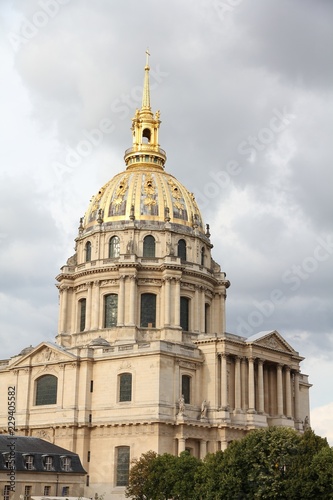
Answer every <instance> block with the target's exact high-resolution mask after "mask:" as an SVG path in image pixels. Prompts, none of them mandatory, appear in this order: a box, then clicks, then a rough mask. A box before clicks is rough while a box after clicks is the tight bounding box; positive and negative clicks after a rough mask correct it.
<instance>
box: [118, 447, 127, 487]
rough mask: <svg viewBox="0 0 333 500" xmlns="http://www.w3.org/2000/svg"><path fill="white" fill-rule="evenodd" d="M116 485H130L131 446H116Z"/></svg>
mask: <svg viewBox="0 0 333 500" xmlns="http://www.w3.org/2000/svg"><path fill="white" fill-rule="evenodd" d="M116 464H117V469H116V486H128V479H129V467H130V447H129V446H119V447H118V448H116Z"/></svg>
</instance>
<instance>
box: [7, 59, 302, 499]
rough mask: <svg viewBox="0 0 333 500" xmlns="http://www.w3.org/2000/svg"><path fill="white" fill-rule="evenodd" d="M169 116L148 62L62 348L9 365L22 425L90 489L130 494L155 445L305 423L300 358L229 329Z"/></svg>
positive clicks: (223, 438) (88, 235) (94, 209)
mask: <svg viewBox="0 0 333 500" xmlns="http://www.w3.org/2000/svg"><path fill="white" fill-rule="evenodd" d="M159 116H160V115H159V112H157V113H155V114H153V113H152V112H151V108H150V101H149V65H148V62H147V65H146V67H145V84H144V94H143V102H142V107H141V110H138V111H137V112H136V115H135V117H134V118H133V126H132V131H133V146H132V147H131V148H130V149H129V150H127V151H126V153H125V164H126V170H125V171H124V172H122V173H121V174H118V175H117V176H115V177H114V178H113V179H111V181H109V182H108V183H107V184H106V185H105V186H104V187H103V188H101V190H100V191H99V192H98V193H97V195H96V196H95V197H94V198H93V199H92V201H91V203H90V206H89V208H88V211H87V213H86V215H85V217H84V218H82V219H81V220H80V226H79V232H78V236H77V238H76V252H75V255H73V256H72V257H70V258H69V259H68V261H67V263H66V265H65V266H63V267H62V269H61V273H60V274H59V276H58V277H57V280H58V283H59V285H58V288H59V293H60V308H59V309H60V310H59V329H58V335H57V338H56V343H55V344H51V343H47V342H43V343H42V344H40V345H38V346H36V347H35V348H30V349H27V350H24V352H22V353H20V354H19V355H17V356H14V357H13V358H11V359H10V360H5V361H2V362H0V380H1V386H2V387H7V386H13V387H15V388H16V395H17V396H16V428H17V431H16V432H17V433H19V434H21V435H27V436H39V437H44V439H45V438H46V439H48V440H49V441H50V442H52V443H55V444H57V445H59V446H63V447H66V448H69V449H71V450H72V451H74V452H75V453H78V454H79V456H80V458H81V461H82V464H83V467H84V468H85V470H86V471H87V474H88V480H87V486H86V487H85V490H84V495H85V496H87V497H93V496H94V495H95V494H96V493H98V494H103V493H105V499H117V498H124V489H125V485H126V481H127V479H128V467H129V460H131V459H133V458H138V457H140V455H141V454H142V453H144V452H146V451H148V450H154V451H156V452H158V453H164V452H168V453H173V454H177V453H180V452H181V451H183V450H185V449H187V450H189V451H190V452H191V453H193V454H194V455H195V456H197V457H202V458H203V457H204V456H205V455H206V453H208V452H215V451H217V450H219V449H225V448H226V447H227V445H228V443H229V442H230V441H232V440H234V439H238V438H241V437H242V436H244V435H245V434H246V433H247V432H248V431H249V430H251V429H255V428H258V427H265V426H270V425H282V426H289V427H292V428H295V429H297V430H299V431H300V432H302V430H303V428H304V425H308V422H309V393H308V390H309V387H310V386H309V383H308V379H307V376H306V375H303V374H301V372H300V362H301V361H302V359H303V358H302V357H301V356H300V355H299V354H298V353H297V352H296V351H295V350H294V349H293V348H292V347H291V346H290V345H289V344H288V343H287V342H286V341H285V340H284V339H283V338H282V336H281V335H280V334H279V333H278V332H276V331H272V332H261V333H259V334H257V335H255V336H253V337H250V338H247V339H246V338H243V337H240V336H237V335H233V334H230V333H227V332H226V327H225V301H226V290H227V288H228V287H229V285H230V283H229V281H228V280H227V279H226V275H225V273H224V272H222V271H221V268H220V266H219V265H218V264H217V263H216V262H215V261H214V260H213V258H212V256H211V249H212V244H211V242H210V234H209V227H208V226H206V227H205V228H204V226H203V223H202V218H201V214H200V211H199V209H198V207H197V204H196V202H195V199H194V196H193V195H192V194H191V193H189V192H188V191H187V189H186V188H185V187H184V186H183V185H182V184H181V183H180V182H179V181H178V180H177V179H175V178H174V177H173V176H172V175H170V174H168V173H166V172H165V170H164V163H165V160H166V154H165V152H164V151H163V150H162V149H161V148H160V147H159V144H158V143H157V140H158V129H159V125H160V120H159ZM45 376H46V377H45ZM50 376H51V377H50ZM45 388H46V389H48V388H49V392H48V395H47V396H45V390H46V389H45ZM46 392H47V390H46ZM52 394H53V396H52ZM54 394H55V396H54ZM51 396H52V397H51ZM53 397H54V399H52V398H53ZM6 398H7V395H6V394H4V395H3V396H1V400H0V426H1V431H2V432H5V431H6V429H7V420H6V419H7V413H6V412H7V399H6ZM43 398H44V399H43Z"/></svg>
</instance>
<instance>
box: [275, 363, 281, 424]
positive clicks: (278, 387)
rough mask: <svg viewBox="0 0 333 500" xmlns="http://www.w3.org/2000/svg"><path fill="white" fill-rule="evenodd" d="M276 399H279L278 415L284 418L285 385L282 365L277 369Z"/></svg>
mask: <svg viewBox="0 0 333 500" xmlns="http://www.w3.org/2000/svg"><path fill="white" fill-rule="evenodd" d="M276 392H277V394H276V397H277V414H278V416H279V417H282V416H283V385H282V365H280V364H278V365H277V367H276Z"/></svg>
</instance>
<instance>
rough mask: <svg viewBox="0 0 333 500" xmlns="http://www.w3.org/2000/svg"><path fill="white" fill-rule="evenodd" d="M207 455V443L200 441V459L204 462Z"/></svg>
mask: <svg viewBox="0 0 333 500" xmlns="http://www.w3.org/2000/svg"><path fill="white" fill-rule="evenodd" d="M206 455H207V441H205V440H204V439H201V440H200V459H201V460H203V459H204V458H205V456H206Z"/></svg>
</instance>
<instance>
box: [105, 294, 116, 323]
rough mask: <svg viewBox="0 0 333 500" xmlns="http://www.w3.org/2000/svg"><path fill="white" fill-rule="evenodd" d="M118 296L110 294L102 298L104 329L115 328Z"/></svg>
mask: <svg viewBox="0 0 333 500" xmlns="http://www.w3.org/2000/svg"><path fill="white" fill-rule="evenodd" d="M117 315H118V295H117V294H115V293H110V294H109V295H106V296H105V298H104V328H111V327H112V326H117Z"/></svg>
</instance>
